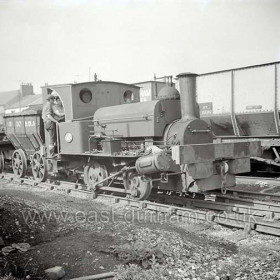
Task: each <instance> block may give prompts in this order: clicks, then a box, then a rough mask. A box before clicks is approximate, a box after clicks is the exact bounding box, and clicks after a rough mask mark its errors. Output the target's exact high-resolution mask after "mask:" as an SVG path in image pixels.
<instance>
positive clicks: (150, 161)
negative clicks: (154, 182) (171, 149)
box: [135, 151, 172, 175]
mask: <svg viewBox="0 0 280 280" xmlns="http://www.w3.org/2000/svg"><path fill="white" fill-rule="evenodd" d="M135 166H136V170H137V172H138V173H139V174H141V175H142V174H152V173H157V172H164V171H168V170H169V169H170V167H171V166H172V159H171V155H170V154H168V153H167V152H165V151H162V152H158V153H154V154H149V155H146V156H142V157H140V158H138V159H137V161H136V163H135Z"/></svg>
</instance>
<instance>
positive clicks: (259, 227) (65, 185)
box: [1, 174, 280, 236]
mask: <svg viewBox="0 0 280 280" xmlns="http://www.w3.org/2000/svg"><path fill="white" fill-rule="evenodd" d="M1 178H2V179H6V180H9V181H14V182H17V183H19V184H27V185H31V186H35V187H41V188H45V189H49V190H52V191H55V192H59V193H61V192H62V193H65V194H67V195H70V196H74V197H78V198H82V199H92V198H93V194H92V192H90V191H88V190H86V189H85V186H84V185H82V184H76V183H70V182H65V181H54V182H44V183H38V182H35V181H34V180H33V179H31V178H19V179H18V178H13V175H12V174H2V176H1ZM98 197H100V198H106V199H110V200H112V204H116V203H119V202H124V203H125V204H126V205H129V206H131V207H137V208H139V209H146V210H151V211H156V212H161V213H166V214H168V215H170V216H171V215H177V216H181V217H185V218H188V219H191V220H200V221H206V222H214V223H217V224H221V225H226V226H230V227H237V228H242V229H244V230H248V231H250V230H252V229H254V230H255V231H257V232H261V233H266V234H272V235H277V236H280V223H276V222H275V221H274V222H269V221H265V220H263V219H260V218H259V215H258V213H257V215H254V212H252V213H248V211H247V212H246V211H243V212H242V211H239V212H238V211H236V212H234V211H233V210H238V209H235V208H234V207H233V206H232V205H230V206H229V205H224V204H221V203H218V204H217V206H216V208H215V207H214V208H215V209H212V210H219V211H228V210H229V212H231V213H227V212H223V213H217V212H214V211H205V210H201V209H195V208H186V207H180V206H174V205H172V204H162V203H158V202H153V201H136V200H133V199H129V198H126V197H117V196H113V195H106V194H98ZM170 197H171V196H170ZM171 198H172V199H173V200H174V199H175V201H176V203H178V201H180V200H184V201H186V198H182V197H171ZM193 201H194V200H193ZM195 203H197V205H198V204H199V203H204V204H203V205H201V208H204V209H205V207H206V205H208V206H207V207H206V208H207V209H208V210H209V209H211V208H210V207H209V205H211V203H209V201H206V202H205V201H202V200H200V201H199V200H198V201H196V202H195ZM208 203H209V204H208ZM215 203H216V202H214V203H213V202H212V205H213V204H215ZM217 208H219V209H217ZM236 208H237V207H236ZM251 214H252V215H251Z"/></svg>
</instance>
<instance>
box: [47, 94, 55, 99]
mask: <svg viewBox="0 0 280 280" xmlns="http://www.w3.org/2000/svg"><path fill="white" fill-rule="evenodd" d="M51 99H55V96H53V95H52V94H50V95H49V96H48V97H47V100H51Z"/></svg>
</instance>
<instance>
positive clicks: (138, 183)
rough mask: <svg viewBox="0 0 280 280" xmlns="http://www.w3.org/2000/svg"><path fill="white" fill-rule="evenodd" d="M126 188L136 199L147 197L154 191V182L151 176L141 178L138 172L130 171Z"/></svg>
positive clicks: (130, 195) (131, 196)
mask: <svg viewBox="0 0 280 280" xmlns="http://www.w3.org/2000/svg"><path fill="white" fill-rule="evenodd" d="M125 180H126V184H125V185H126V189H127V190H129V191H130V194H129V195H128V196H129V197H130V198H132V199H134V200H145V199H147V198H148V197H149V196H150V194H151V191H152V182H151V181H150V178H149V177H146V178H145V179H144V178H141V177H140V176H139V174H137V173H136V172H129V173H128V174H127V177H126V179H125Z"/></svg>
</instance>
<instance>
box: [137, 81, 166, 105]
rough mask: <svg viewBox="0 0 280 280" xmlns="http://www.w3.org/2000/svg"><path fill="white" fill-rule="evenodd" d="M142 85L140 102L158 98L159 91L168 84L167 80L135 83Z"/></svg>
mask: <svg viewBox="0 0 280 280" xmlns="http://www.w3.org/2000/svg"><path fill="white" fill-rule="evenodd" d="M133 85H134V86H138V87H140V102H144V101H151V100H155V99H157V96H158V93H159V91H160V90H161V89H162V88H163V87H164V86H165V85H166V83H165V82H158V81H146V82H140V83H135V84H133Z"/></svg>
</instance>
